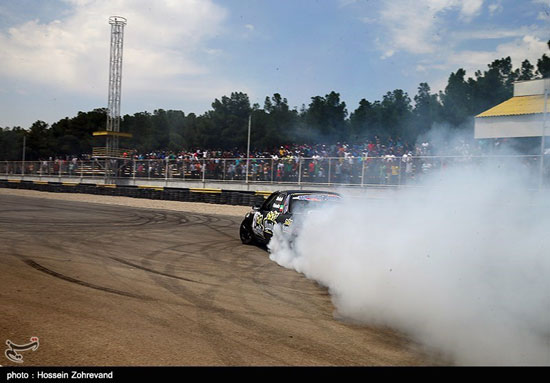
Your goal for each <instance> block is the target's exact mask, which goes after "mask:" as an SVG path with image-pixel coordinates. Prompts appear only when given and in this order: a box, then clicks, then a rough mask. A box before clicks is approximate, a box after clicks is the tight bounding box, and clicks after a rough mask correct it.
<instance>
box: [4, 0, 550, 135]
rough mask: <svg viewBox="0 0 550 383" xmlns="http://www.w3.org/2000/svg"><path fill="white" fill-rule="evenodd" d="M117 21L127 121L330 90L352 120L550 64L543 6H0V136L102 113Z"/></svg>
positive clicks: (49, 0)
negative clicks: (499, 67) (401, 95)
mask: <svg viewBox="0 0 550 383" xmlns="http://www.w3.org/2000/svg"><path fill="white" fill-rule="evenodd" d="M112 15H119V16H124V17H126V18H127V20H128V24H127V26H126V28H125V37H124V59H123V78H122V106H121V109H122V113H123V114H133V113H136V112H142V111H149V112H152V111H153V110H155V109H159V108H162V109H178V110H183V111H184V112H185V113H190V112H194V113H197V114H201V113H203V112H205V111H206V110H208V109H210V108H211V103H212V102H213V101H214V99H215V98H220V97H222V96H224V95H230V93H231V92H233V91H242V92H246V93H247V94H248V95H249V96H250V99H251V102H252V103H255V102H257V103H259V104H260V105H261V106H263V100H264V99H265V97H266V96H271V95H272V94H273V93H280V94H281V95H282V96H283V97H286V98H287V99H288V101H289V104H290V106H291V107H298V108H299V107H301V105H302V104H306V105H307V104H309V102H310V100H311V97H313V96H317V95H321V96H324V95H326V94H328V93H329V92H330V91H332V90H334V91H336V92H339V93H340V95H341V98H342V100H344V101H345V102H346V104H347V109H348V111H349V112H352V111H353V110H354V109H355V108H356V107H357V106H358V102H359V100H360V99H362V98H366V99H367V100H369V101H375V100H380V99H381V98H382V96H383V95H384V94H385V93H386V92H387V91H391V90H394V89H397V88H400V89H403V90H405V91H406V92H408V93H409V96H410V97H411V98H413V96H414V95H415V94H416V91H417V87H418V84H419V83H420V82H428V83H429V85H430V86H431V88H432V90H433V91H438V90H440V89H442V87H444V86H445V84H446V81H447V78H448V76H449V74H450V73H451V72H454V71H456V70H457V69H458V68H464V69H466V70H467V71H468V75H469V76H473V75H474V72H475V70H484V69H486V65H487V64H488V63H490V62H491V61H492V60H494V59H497V58H502V57H506V56H511V58H512V60H513V64H514V66H516V67H517V66H519V65H520V64H521V61H523V60H524V59H526V58H527V59H529V60H530V61H531V63H533V64H535V65H536V61H537V59H538V58H540V57H541V56H542V54H543V53H545V52H546V53H550V52H549V51H548V46H547V44H546V42H547V41H548V39H549V38H550V0H522V1H517V0H464V1H458V0H392V1H376V0H372V1H368V0H292V1H291V0H277V1H275V0H270V1H268V0H223V1H222V0H155V1H151V0H147V1H145V0H57V1H54V0H1V2H0V127H13V126H21V127H23V128H28V127H29V126H30V125H31V124H32V123H33V122H34V121H36V120H43V121H45V122H47V123H49V124H51V123H53V122H55V121H57V120H59V119H61V118H64V117H72V116H75V115H76V114H77V113H78V112H79V111H89V110H92V109H94V108H99V107H105V106H106V105H107V85H108V67H109V44H110V40H109V39H110V25H109V24H108V18H109V16H112Z"/></svg>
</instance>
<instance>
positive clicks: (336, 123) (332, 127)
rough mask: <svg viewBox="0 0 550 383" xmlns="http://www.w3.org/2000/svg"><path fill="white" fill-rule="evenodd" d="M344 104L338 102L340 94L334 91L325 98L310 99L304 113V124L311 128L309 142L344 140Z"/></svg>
mask: <svg viewBox="0 0 550 383" xmlns="http://www.w3.org/2000/svg"><path fill="white" fill-rule="evenodd" d="M347 114H348V112H347V109H346V103H345V102H343V101H340V94H339V93H336V92H334V91H332V92H330V93H329V94H327V95H326V96H325V97H321V96H315V97H312V98H311V103H310V104H309V108H308V109H307V111H305V115H304V118H305V122H306V123H307V124H308V126H309V127H310V128H311V132H310V133H311V134H312V136H311V137H310V141H311V140H315V141H317V140H319V139H321V140H329V141H334V140H340V141H342V140H345V139H347V135H348V126H347V121H346V117H347Z"/></svg>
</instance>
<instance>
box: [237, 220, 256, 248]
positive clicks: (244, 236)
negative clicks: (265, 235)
mask: <svg viewBox="0 0 550 383" xmlns="http://www.w3.org/2000/svg"><path fill="white" fill-rule="evenodd" d="M239 234H240V237H241V242H242V243H244V244H245V245H250V244H252V243H253V242H254V236H253V234H252V233H251V232H250V229H249V228H248V227H247V225H246V223H244V222H243V223H241V229H240V230H239Z"/></svg>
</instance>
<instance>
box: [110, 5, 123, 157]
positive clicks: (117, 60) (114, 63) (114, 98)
mask: <svg viewBox="0 0 550 383" xmlns="http://www.w3.org/2000/svg"><path fill="white" fill-rule="evenodd" d="M109 24H111V58H110V65H109V101H108V106H107V108H108V110H107V134H106V136H107V142H106V151H107V155H109V156H113V157H116V156H117V152H118V139H119V136H120V134H119V132H120V98H121V90H122V46H123V42H124V26H125V25H126V19H125V18H124V17H120V16H111V17H109Z"/></svg>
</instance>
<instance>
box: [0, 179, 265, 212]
mask: <svg viewBox="0 0 550 383" xmlns="http://www.w3.org/2000/svg"><path fill="white" fill-rule="evenodd" d="M0 187H3V188H8V189H28V190H38V191H44V192H54V193H84V194H98V195H109V196H122V197H133V198H147V199H156V200H165V201H181V202H203V203H211V204H222V205H239V206H254V205H258V204H261V203H263V201H264V200H265V198H267V196H268V195H269V194H268V192H255V191H235V190H223V189H201V188H169V187H158V186H145V185H140V186H132V185H128V186H120V185H116V184H102V183H78V182H49V181H24V180H8V179H0Z"/></svg>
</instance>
